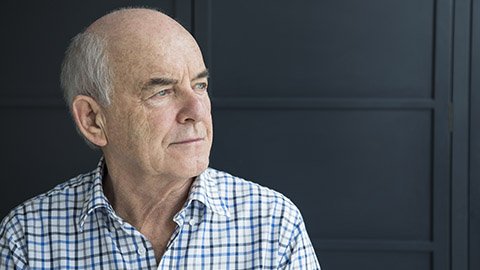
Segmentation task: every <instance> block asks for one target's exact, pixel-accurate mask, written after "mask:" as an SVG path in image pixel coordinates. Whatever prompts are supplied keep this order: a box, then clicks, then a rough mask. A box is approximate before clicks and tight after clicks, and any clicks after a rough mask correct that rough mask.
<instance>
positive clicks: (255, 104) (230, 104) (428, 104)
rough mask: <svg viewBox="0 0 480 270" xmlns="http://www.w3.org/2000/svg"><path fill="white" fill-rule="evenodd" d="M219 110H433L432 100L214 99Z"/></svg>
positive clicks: (433, 103) (213, 102) (214, 105)
mask: <svg viewBox="0 0 480 270" xmlns="http://www.w3.org/2000/svg"><path fill="white" fill-rule="evenodd" d="M212 104H213V107H214V108H217V109H433V108H435V101H434V100H432V99H401V98H398V99H384V98H215V97H213V98H212Z"/></svg>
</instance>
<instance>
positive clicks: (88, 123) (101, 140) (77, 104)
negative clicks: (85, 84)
mask: <svg viewBox="0 0 480 270" xmlns="http://www.w3.org/2000/svg"><path fill="white" fill-rule="evenodd" d="M72 115H73V118H74V120H75V124H76V125H77V128H78V130H80V132H81V133H82V134H83V136H84V137H85V138H86V139H87V140H89V141H90V142H91V143H93V144H94V145H96V146H98V147H103V146H105V145H107V138H106V134H105V125H104V123H103V118H102V110H101V107H100V105H99V104H98V103H97V102H96V101H95V100H94V99H93V98H91V97H89V96H84V95H78V96H76V97H75V98H74V99H73V102H72Z"/></svg>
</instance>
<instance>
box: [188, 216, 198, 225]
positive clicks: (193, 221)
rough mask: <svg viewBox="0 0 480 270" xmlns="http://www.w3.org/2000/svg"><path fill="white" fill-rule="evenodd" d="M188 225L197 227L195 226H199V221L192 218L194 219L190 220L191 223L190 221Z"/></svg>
mask: <svg viewBox="0 0 480 270" xmlns="http://www.w3.org/2000/svg"><path fill="white" fill-rule="evenodd" d="M188 224H190V226H195V225H197V220H195V219H194V218H192V219H190V221H188Z"/></svg>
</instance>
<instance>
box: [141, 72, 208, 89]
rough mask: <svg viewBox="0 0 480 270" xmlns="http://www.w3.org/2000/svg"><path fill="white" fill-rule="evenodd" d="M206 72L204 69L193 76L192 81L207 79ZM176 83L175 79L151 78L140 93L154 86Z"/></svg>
mask: <svg viewBox="0 0 480 270" xmlns="http://www.w3.org/2000/svg"><path fill="white" fill-rule="evenodd" d="M208 76H209V74H208V70H207V69H205V70H204V71H202V72H200V73H198V74H197V76H195V77H194V78H193V79H192V81H194V80H198V79H202V78H208ZM176 83H178V80H175V79H170V78H165V77H155V78H151V79H150V80H148V81H147V82H146V83H145V84H144V85H143V86H142V91H145V90H148V89H150V88H152V87H154V86H165V85H172V84H176Z"/></svg>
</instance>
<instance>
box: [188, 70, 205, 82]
mask: <svg viewBox="0 0 480 270" xmlns="http://www.w3.org/2000/svg"><path fill="white" fill-rule="evenodd" d="M208 76H209V74H208V69H205V70H204V71H202V72H200V73H198V74H197V76H195V77H194V78H193V80H192V81H194V80H198V79H202V78H208Z"/></svg>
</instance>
